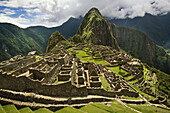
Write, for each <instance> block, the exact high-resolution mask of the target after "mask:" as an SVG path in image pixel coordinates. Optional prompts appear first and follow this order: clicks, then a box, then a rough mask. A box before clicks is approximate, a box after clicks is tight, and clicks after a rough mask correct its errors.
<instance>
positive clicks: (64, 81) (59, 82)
mask: <svg viewBox="0 0 170 113" xmlns="http://www.w3.org/2000/svg"><path fill="white" fill-rule="evenodd" d="M64 82H66V81H58V80H56V81H55V82H54V84H55V83H64Z"/></svg>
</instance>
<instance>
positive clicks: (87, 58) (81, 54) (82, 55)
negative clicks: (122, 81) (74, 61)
mask: <svg viewBox="0 0 170 113" xmlns="http://www.w3.org/2000/svg"><path fill="white" fill-rule="evenodd" d="M76 53H77V54H76V56H77V58H79V59H80V60H81V61H83V62H87V61H89V62H94V63H96V64H102V65H109V64H108V63H107V62H105V61H103V60H94V59H93V58H92V57H90V56H89V55H88V54H87V53H86V52H84V51H82V50H76Z"/></svg>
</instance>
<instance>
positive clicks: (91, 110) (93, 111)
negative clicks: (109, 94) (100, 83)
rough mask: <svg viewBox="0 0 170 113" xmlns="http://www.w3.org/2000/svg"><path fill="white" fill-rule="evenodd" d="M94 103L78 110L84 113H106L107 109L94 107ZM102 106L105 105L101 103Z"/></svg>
mask: <svg viewBox="0 0 170 113" xmlns="http://www.w3.org/2000/svg"><path fill="white" fill-rule="evenodd" d="M94 104H96V103H92V104H88V105H86V106H84V107H82V108H80V110H82V111H84V112H86V113H108V112H107V111H105V110H103V109H101V108H98V107H96V106H95V105H94ZM103 106H104V107H105V106H106V105H104V104H103Z"/></svg>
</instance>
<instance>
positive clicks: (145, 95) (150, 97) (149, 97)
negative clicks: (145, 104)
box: [132, 85, 156, 100]
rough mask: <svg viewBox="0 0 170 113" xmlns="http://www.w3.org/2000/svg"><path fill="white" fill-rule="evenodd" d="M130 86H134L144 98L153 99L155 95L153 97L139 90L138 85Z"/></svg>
mask: <svg viewBox="0 0 170 113" xmlns="http://www.w3.org/2000/svg"><path fill="white" fill-rule="evenodd" d="M132 87H133V88H135V89H136V90H137V91H138V92H139V94H141V95H143V96H144V97H145V98H147V99H151V100H155V99H156V98H155V97H153V96H151V95H148V94H146V93H144V92H142V91H140V89H139V88H138V86H135V85H132Z"/></svg>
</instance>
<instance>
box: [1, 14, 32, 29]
mask: <svg viewBox="0 0 170 113" xmlns="http://www.w3.org/2000/svg"><path fill="white" fill-rule="evenodd" d="M0 22H2V23H12V24H15V25H17V26H19V27H22V28H26V27H28V26H29V25H28V24H29V23H30V20H28V19H25V18H23V15H20V16H19V17H18V18H11V17H9V16H7V15H6V14H2V13H1V14H0Z"/></svg>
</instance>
